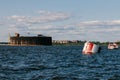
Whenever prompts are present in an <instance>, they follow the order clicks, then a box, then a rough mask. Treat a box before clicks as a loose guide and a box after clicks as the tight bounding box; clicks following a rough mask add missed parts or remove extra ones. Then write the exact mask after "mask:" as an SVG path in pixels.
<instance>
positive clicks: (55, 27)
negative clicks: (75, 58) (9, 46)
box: [0, 0, 120, 41]
mask: <svg viewBox="0 0 120 80" xmlns="http://www.w3.org/2000/svg"><path fill="white" fill-rule="evenodd" d="M119 3H120V0H52V1H50V0H0V33H1V34H0V41H8V36H9V34H10V35H11V36H13V35H14V33H16V32H18V33H20V34H21V35H37V34H43V35H46V36H52V37H53V40H88V41H120V37H119V36H120V9H119V8H120V5H119ZM28 33H30V34H28Z"/></svg>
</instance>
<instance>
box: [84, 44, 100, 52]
mask: <svg viewBox="0 0 120 80" xmlns="http://www.w3.org/2000/svg"><path fill="white" fill-rule="evenodd" d="M99 51H100V47H99V45H96V44H94V43H92V42H86V43H85V44H84V47H83V51H82V53H83V54H93V53H97V52H99Z"/></svg>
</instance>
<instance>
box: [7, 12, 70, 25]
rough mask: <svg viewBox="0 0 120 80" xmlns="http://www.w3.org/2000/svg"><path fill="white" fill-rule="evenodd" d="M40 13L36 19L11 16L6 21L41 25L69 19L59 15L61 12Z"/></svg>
mask: <svg viewBox="0 0 120 80" xmlns="http://www.w3.org/2000/svg"><path fill="white" fill-rule="evenodd" d="M40 13H42V15H40V16H37V17H30V16H19V15H13V16H10V17H8V19H10V20H16V21H18V22H24V23H28V24H41V23H49V22H56V21H63V20H67V19H69V18H70V17H71V15H70V14H66V13H61V12H56V13H54V12H53V13H52V12H45V11H40Z"/></svg>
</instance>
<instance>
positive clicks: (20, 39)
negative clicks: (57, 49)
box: [9, 33, 52, 46]
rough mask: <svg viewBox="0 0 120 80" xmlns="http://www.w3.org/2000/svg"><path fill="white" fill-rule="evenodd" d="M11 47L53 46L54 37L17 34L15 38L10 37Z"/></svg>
mask: <svg viewBox="0 0 120 80" xmlns="http://www.w3.org/2000/svg"><path fill="white" fill-rule="evenodd" d="M9 45H11V46H32V45H52V37H48V36H43V35H41V34H39V35H38V36H20V34H19V33H15V36H10V42H9Z"/></svg>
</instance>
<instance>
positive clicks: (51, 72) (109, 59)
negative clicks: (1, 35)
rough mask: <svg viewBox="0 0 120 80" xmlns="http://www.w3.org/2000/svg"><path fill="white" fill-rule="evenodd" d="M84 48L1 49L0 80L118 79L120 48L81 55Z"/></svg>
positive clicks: (16, 47)
mask: <svg viewBox="0 0 120 80" xmlns="http://www.w3.org/2000/svg"><path fill="white" fill-rule="evenodd" d="M82 49H83V46H0V80H120V49H116V50H108V49H107V47H106V46H102V50H101V52H100V53H97V54H93V55H84V54H82V53H81V52H82Z"/></svg>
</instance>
